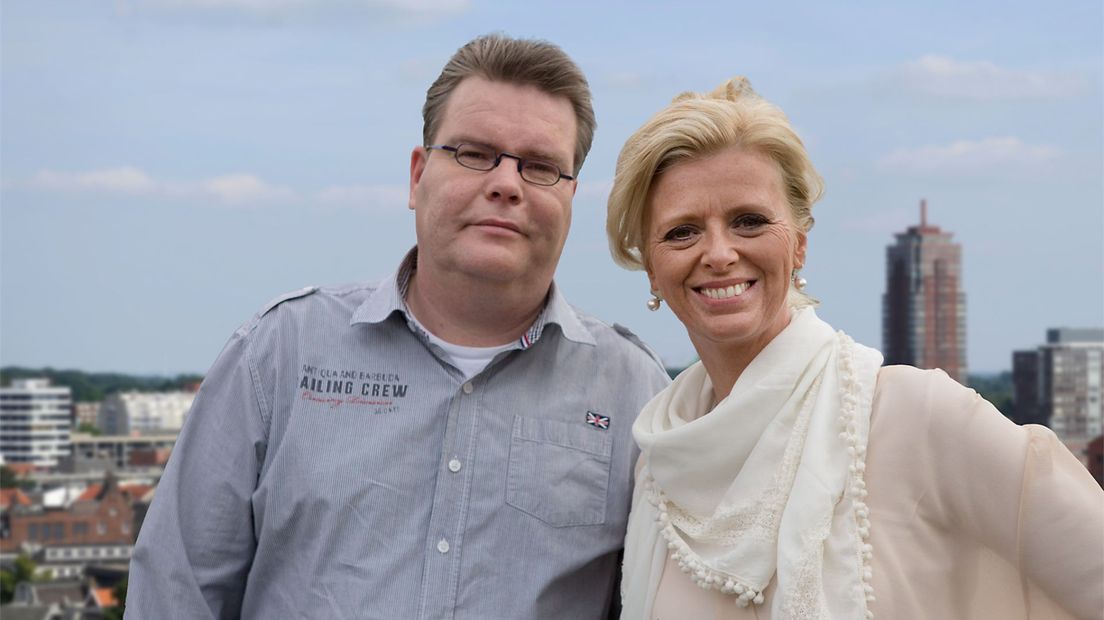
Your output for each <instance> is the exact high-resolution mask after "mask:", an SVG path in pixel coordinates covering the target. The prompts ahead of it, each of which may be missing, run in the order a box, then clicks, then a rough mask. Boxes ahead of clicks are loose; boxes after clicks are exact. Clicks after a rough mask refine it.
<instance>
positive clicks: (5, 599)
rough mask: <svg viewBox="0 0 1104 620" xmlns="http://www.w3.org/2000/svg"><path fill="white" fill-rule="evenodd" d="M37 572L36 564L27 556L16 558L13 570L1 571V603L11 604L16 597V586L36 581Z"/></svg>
mask: <svg viewBox="0 0 1104 620" xmlns="http://www.w3.org/2000/svg"><path fill="white" fill-rule="evenodd" d="M37 570H38V567H37V566H35V563H34V562H33V561H32V560H31V558H29V557H27V556H25V555H19V556H18V557H16V558H15V562H13V563H12V569H11V570H7V569H4V570H0V603H10V602H11V600H12V598H14V597H15V586H16V584H19V583H23V582H24V581H34V580H35V572H36V571H37Z"/></svg>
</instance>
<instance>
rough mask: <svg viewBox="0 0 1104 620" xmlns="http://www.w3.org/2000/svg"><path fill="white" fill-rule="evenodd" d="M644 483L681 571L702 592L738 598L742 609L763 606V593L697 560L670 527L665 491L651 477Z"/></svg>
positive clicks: (661, 532) (657, 520) (660, 528)
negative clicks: (730, 595) (711, 591)
mask: <svg viewBox="0 0 1104 620" xmlns="http://www.w3.org/2000/svg"><path fill="white" fill-rule="evenodd" d="M645 480H646V482H645V483H644V484H645V492H646V493H647V497H648V503H650V504H652V505H653V506H655V509H656V517H655V521H656V527H657V528H659V532H660V534H662V535H663V538H664V539H665V540H666V541H667V549H668V550H670V551H671V559H672V560H674V561H675V562H676V563H677V564H678V567H679V570H681V571H682V572H684V573H686V574H687V575H688V576H689V577H690V579H691V580H692V581H693V582H694V583H696V584H698V586H699V587H700V588H701V589H703V590H709V589H710V588H712V589H716V590H720V591H721V592H723V593H725V594H734V595H736V604H737V605H739V606H740V607H747V606H748V605H749V604H751V603H755V604H756V605H760V604H762V603H763V591H762V590H757V589H756V588H754V587H753V586H751V585H749V584H748V583H746V582H744V581H742V580H741V579H739V578H738V577H733V576H732V575H726V574H725V573H722V572H720V571H718V570H715V569H713V568H710V567H709V566H707V565H706V564H705V563H704V562H702V561H701V559H699V558H698V555H697V554H696V553H694V551H693V550H692V549H690V545H687V544H686V541H684V540H683V539H682V538H681V537H680V536H679V535H678V533H677V532H675V528H674V526H673V525H671V518H670V516H669V515H668V514H667V497H666V496H665V495H664V494H663V491H661V490H660V489H659V487H658V486H656V484H655V481H654V480H653V479H652V477H651V476H650V475H648V476H646V477H645Z"/></svg>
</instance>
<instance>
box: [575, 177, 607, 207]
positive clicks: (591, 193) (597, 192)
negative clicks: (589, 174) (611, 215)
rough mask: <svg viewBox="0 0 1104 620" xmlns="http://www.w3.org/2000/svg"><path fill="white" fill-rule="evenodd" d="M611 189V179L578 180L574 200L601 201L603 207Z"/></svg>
mask: <svg viewBox="0 0 1104 620" xmlns="http://www.w3.org/2000/svg"><path fill="white" fill-rule="evenodd" d="M612 189H613V179H596V180H593V181H587V180H580V181H579V189H577V190H575V200H576V201H580V200H593V201H601V203H602V204H603V205H605V204H606V201H607V200H609V194H610V190H612Z"/></svg>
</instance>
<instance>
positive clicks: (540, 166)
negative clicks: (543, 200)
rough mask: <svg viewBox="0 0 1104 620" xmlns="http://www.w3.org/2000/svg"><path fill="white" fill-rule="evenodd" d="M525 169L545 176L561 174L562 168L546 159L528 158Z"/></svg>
mask: <svg viewBox="0 0 1104 620" xmlns="http://www.w3.org/2000/svg"><path fill="white" fill-rule="evenodd" d="M525 169H526V171H527V172H531V173H533V174H536V175H540V176H544V177H558V176H560V169H559V168H557V167H556V166H554V165H552V164H550V163H548V162H546V161H531V160H528V159H527V160H525Z"/></svg>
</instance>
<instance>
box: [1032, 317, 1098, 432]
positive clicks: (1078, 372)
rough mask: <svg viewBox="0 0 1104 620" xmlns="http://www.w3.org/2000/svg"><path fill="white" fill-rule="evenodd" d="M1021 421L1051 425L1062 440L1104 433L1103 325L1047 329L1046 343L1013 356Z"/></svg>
mask: <svg viewBox="0 0 1104 620" xmlns="http://www.w3.org/2000/svg"><path fill="white" fill-rule="evenodd" d="M1012 376H1013V381H1014V382H1015V389H1016V418H1017V419H1016V421H1017V422H1019V423H1021V424H1028V423H1035V424H1046V425H1047V426H1049V427H1050V428H1052V429H1053V430H1054V432H1055V433H1056V434H1057V435H1058V436H1059V437H1061V438H1062V439H1063V440H1071V439H1077V440H1085V441H1088V440H1091V439H1093V438H1095V437H1097V436H1099V435H1100V434H1101V432H1104V403H1102V402H1101V398H1102V394H1101V390H1102V387H1104V329H1100V328H1091V329H1070V328H1059V329H1048V330H1047V342H1046V344H1044V345H1040V346H1039V347H1037V348H1036V349H1035V350H1034V351H1016V352H1014V353H1013V356H1012Z"/></svg>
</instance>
